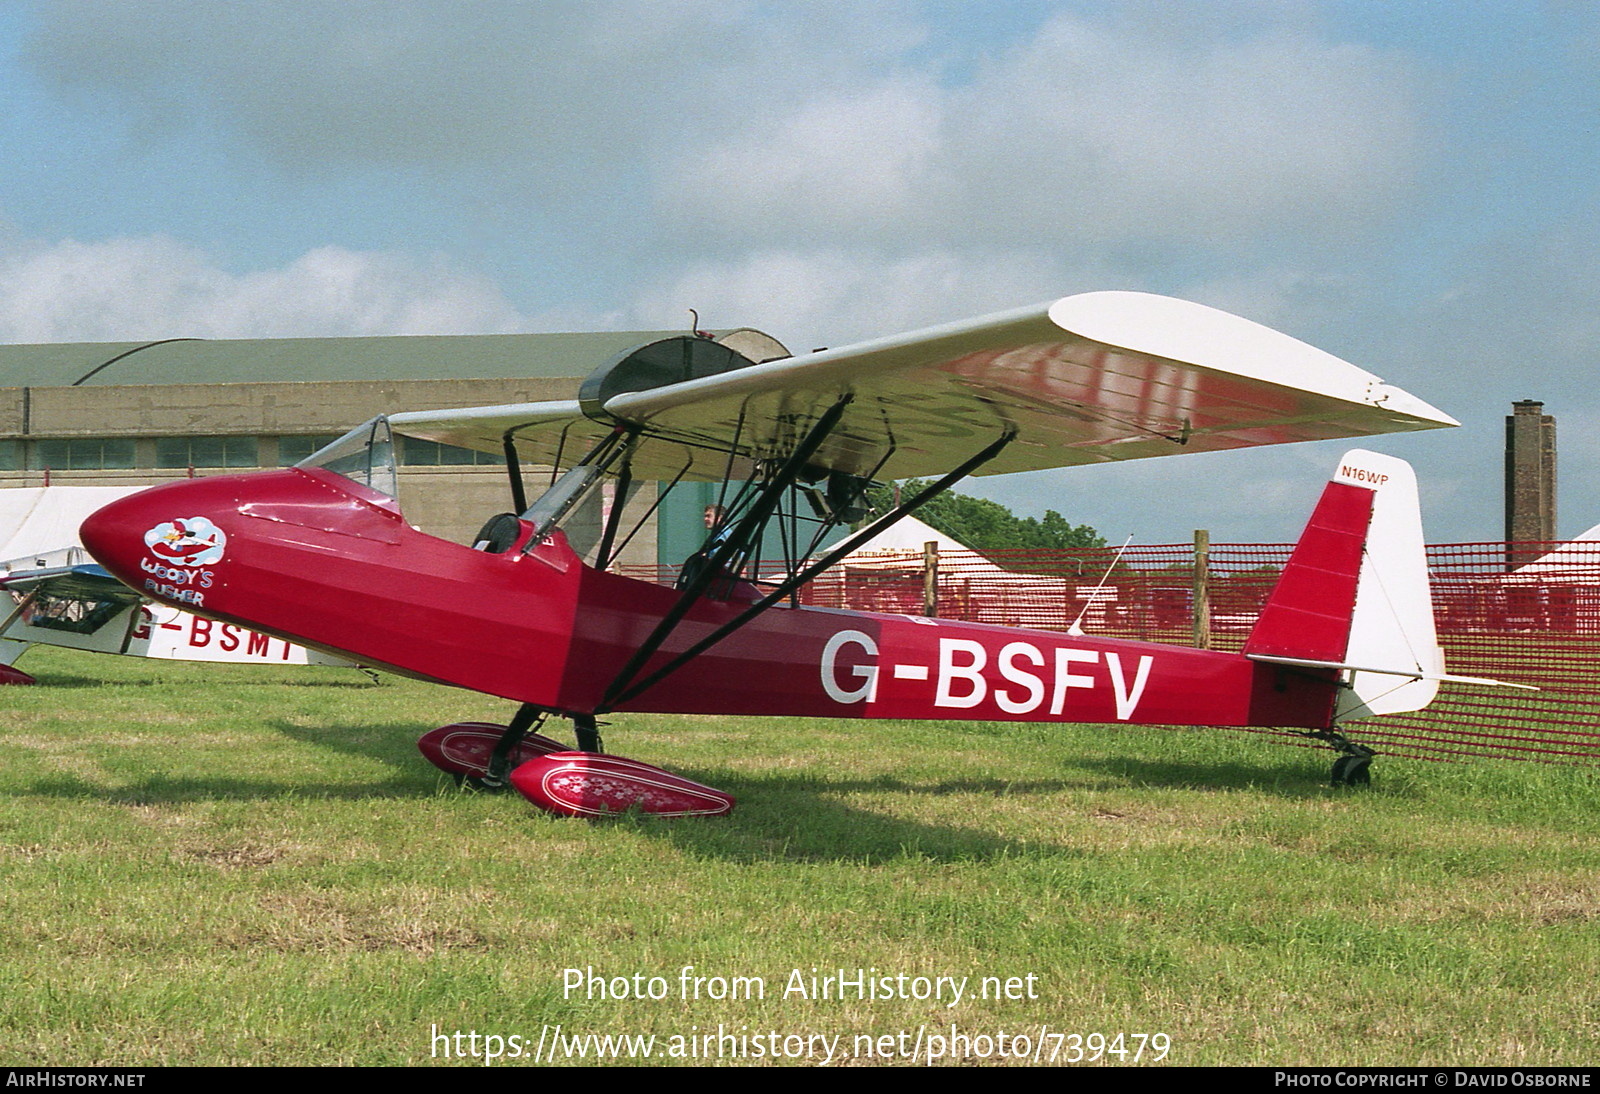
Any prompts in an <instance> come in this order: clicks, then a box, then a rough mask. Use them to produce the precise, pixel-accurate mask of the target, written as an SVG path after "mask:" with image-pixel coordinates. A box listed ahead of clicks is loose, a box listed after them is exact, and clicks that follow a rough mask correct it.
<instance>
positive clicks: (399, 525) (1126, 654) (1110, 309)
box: [81, 292, 1455, 815]
mask: <svg viewBox="0 0 1600 1094" xmlns="http://www.w3.org/2000/svg"><path fill="white" fill-rule="evenodd" d="M1454 424H1455V423H1454V421H1453V420H1452V419H1451V418H1449V417H1448V416H1446V415H1445V414H1443V413H1441V412H1440V411H1438V410H1436V409H1434V408H1433V407H1432V406H1429V405H1428V404H1427V403H1425V402H1423V401H1422V400H1420V399H1417V398H1415V397H1414V396H1412V395H1409V394H1407V393H1406V392H1405V391H1402V390H1400V389H1399V388H1397V387H1393V386H1391V385H1389V384H1386V383H1385V382H1383V381H1382V380H1380V379H1379V378H1378V377H1376V376H1374V375H1372V374H1371V373H1368V372H1365V371H1363V370H1361V369H1359V368H1357V367H1355V366H1354V365H1350V364H1348V363H1346V362H1344V361H1341V360H1339V359H1338V358H1335V357H1333V356H1330V355H1329V354H1326V353H1323V352H1322V351H1320V350H1317V349H1314V348H1312V347H1311V346H1308V345H1306V344H1304V343H1302V342H1299V341H1296V340H1295V339H1293V338H1290V337H1288V336H1286V335H1283V334H1279V333H1277V332H1275V331H1272V330H1269V329H1267V328H1265V327H1261V326H1258V325H1256V324H1254V323H1251V322H1249V321H1247V320H1244V319H1240V318H1238V317H1236V316H1232V315H1228V314H1225V313H1223V312H1219V311H1215V310H1212V309H1210V308H1206V307H1203V306H1200V305H1197V304H1192V303H1187V302H1185V301H1180V300H1173V299H1170V298H1165V297H1158V296H1151V295H1147V294H1142V293H1128V292H1102V293H1089V294H1085V295H1081V296H1072V297H1066V298H1064V299H1061V300H1057V301H1055V302H1054V303H1052V304H1049V305H1046V306H1041V307H1036V308H1028V309H1023V310H1019V311H1014V312H1009V313H1005V314H1001V315H994V316H989V317H986V318H983V319H978V320H973V321H969V322H965V323H957V324H952V325H948V326H944V327H938V328H934V329H931V330H925V331H920V332H917V333H915V334H909V335H903V336H900V337H894V338H888V339H883V340H879V341H874V342H868V343H864V344H860V345H855V346H850V347H847V348H843V349H836V350H829V351H819V352H816V353H812V354H809V355H802V356H798V357H789V358H782V359H778V360H772V361H765V362H757V361H751V360H749V359H747V358H745V357H742V356H741V355H740V354H738V353H736V352H735V351H734V350H732V349H731V348H729V347H728V346H727V345H724V344H722V343H719V342H717V341H714V340H712V339H709V338H706V337H703V336H699V335H690V336H685V337H679V338H670V339H666V340H664V341H660V342H654V343H651V344H649V345H646V346H642V347H640V348H638V349H636V350H633V351H631V352H629V353H626V354H624V355H622V356H620V357H618V358H617V359H615V360H613V361H611V362H609V363H607V364H604V365H602V366H601V367H599V368H597V369H596V370H595V371H594V372H593V373H592V374H590V376H589V377H588V378H587V379H586V380H585V381H584V382H583V384H582V386H581V388H580V390H579V391H578V393H577V398H575V399H570V400H563V401H556V402H542V403H527V404H520V405H510V406H496V407H478V408H470V409H462V410H449V411H431V412H411V413H398V414H393V415H390V416H388V417H379V418H376V419H374V420H372V421H370V422H367V423H365V424H364V425H361V426H359V427H358V428H356V429H354V430H352V431H351V432H350V433H349V434H347V435H346V436H345V437H343V438H341V439H340V440H338V441H336V442H335V443H333V444H331V445H329V446H328V447H326V448H324V449H323V450H322V451H320V452H318V453H316V454H314V455H313V456H311V457H310V458H309V459H307V460H305V461H304V462H303V463H301V464H299V465H297V466H295V467H293V468H287V469H283V470H276V471H261V472H256V473H251V474H246V475H238V476H226V477H216V478H204V479H196V480H192V481H186V482H181V483H175V484H170V485H165V486H158V487H154V488H152V489H150V490H147V491H145V492H143V493H140V494H136V495H134V496H132V497H129V498H127V499H124V500H122V501H118V502H115V503H113V504H111V505H108V506H107V507H105V508H104V509H101V510H100V511H99V512H97V513H95V514H94V515H93V516H91V517H90V518H89V519H88V520H87V521H86V522H85V523H84V525H83V527H82V530H81V534H82V538H83V542H84V544H85V545H86V546H87V547H88V548H89V550H90V551H91V552H92V553H93V554H94V556H95V557H96V558H97V559H98V560H99V561H100V562H101V563H102V564H103V565H104V566H105V567H106V568H107V569H108V570H109V571H110V572H111V573H113V574H115V575H116V576H117V577H118V578H120V579H121V580H123V581H124V582H126V583H128V584H129V585H131V586H132V587H134V588H135V589H137V590H139V591H140V592H141V593H142V594H143V595H145V596H148V597H151V598H153V599H154V600H156V601H159V602H164V603H168V604H172V605H174V606H179V607H182V608H184V609H185V610H188V611H192V612H195V613H197V614H199V615H202V616H205V617H208V618H212V619H216V620H219V621H226V622H230V623H235V624H239V625H243V626H248V627H251V628H254V629H257V630H260V631H262V632H264V633H267V634H273V635H277V636H279V637H283V638H287V639H292V640H294V641H297V642H302V643H304V644H306V645H308V646H310V647H312V648H314V649H320V650H324V651H327V652H329V653H333V654H336V655H338V656H343V657H347V658H350V659H352V660H357V661H360V662H362V663H364V664H371V665H375V666H379V667H384V668H388V669H390V670H392V671H394V672H398V673H403V674H406V675H409V676H413V677H418V678H421V679H425V680H432V681H437V682H440V683H446V684H453V685H456V686H459V687H464V688H469V689H473V690H476V691H482V692H487V693H489V694H491V695H496V696H500V697H503V698H505V699H508V700H511V701H512V702H515V703H517V704H519V706H518V708H517V710H516V712H515V714H514V716H513V717H512V718H511V719H510V722H509V724H508V725H505V726H495V725H488V724H484V723H463V724H457V725H452V726H445V727H443V728H441V729H438V730H435V731H433V732H432V733H430V734H427V735H426V736H424V738H423V739H422V741H421V742H420V744H421V747H422V749H423V751H424V753H425V754H426V755H427V756H428V757H429V758H430V759H431V760H433V762H435V763H436V764H438V765H439V766H441V767H443V768H444V769H446V770H448V771H451V772H453V773H455V774H457V775H459V776H463V777H466V778H469V779H471V780H473V782H474V783H475V784H477V785H485V786H498V785H504V784H505V783H506V782H507V781H509V782H510V783H512V784H513V785H515V786H516V787H517V789H519V790H520V791H522V793H523V794H524V795H525V796H527V797H529V798H530V799H531V800H533V801H535V802H536V803H538V804H541V805H543V806H545V807H548V808H552V809H555V810H557V811H562V812H568V813H577V814H595V813H603V812H611V811H617V810H622V809H629V808H636V809H641V810H644V811H646V812H654V813H665V814H679V815H681V814H705V813H719V812H726V811H727V809H728V808H730V807H731V806H732V799H731V798H729V797H728V796H727V795H725V794H722V793H721V792H720V791H716V790H713V789H711V788H709V787H704V786H701V785H699V784H696V783H692V782H689V781H687V780H683V779H679V778H677V777H675V776H672V775H670V774H668V773H667V772H664V771H662V770H660V769H659V768H654V767H651V766H649V765H645V764H639V763H635V762H633V761H628V760H623V759H621V758H619V757H613V756H606V755H603V754H602V742H601V738H600V734H599V721H598V719H599V718H601V717H603V716H604V715H606V714H608V713H610V712H613V711H650V712H687V713H704V714H722V715H770V714H787V715H814V716H829V717H842V718H940V719H948V718H953V717H960V718H972V719H984V720H997V721H1004V720H1013V721H1070V722H1106V723H1130V722H1137V723H1155V724H1184V725H1219V726H1275V727H1300V728H1303V729H1305V730H1307V731H1309V732H1311V733H1312V734H1314V735H1320V736H1321V737H1322V738H1323V739H1325V740H1327V741H1328V742H1330V743H1331V744H1333V745H1334V746H1335V747H1336V748H1337V749H1339V750H1340V752H1341V755H1340V757H1339V760H1338V761H1337V766H1336V768H1335V777H1336V779H1339V780H1341V781H1360V780H1362V779H1363V778H1364V777H1365V774H1366V764H1367V762H1368V760H1369V758H1370V755H1371V753H1370V752H1369V751H1367V750H1365V749H1362V748H1361V746H1359V745H1353V744H1351V743H1350V742H1348V740H1347V739H1346V738H1345V737H1344V736H1343V735H1342V734H1341V733H1340V732H1339V729H1338V726H1339V725H1340V724H1341V723H1343V722H1346V721H1348V720H1351V719H1355V718H1361V717H1369V716H1372V715H1376V714H1383V713H1387V712H1395V711H1401V710H1412V709H1417V708H1419V707H1421V706H1423V705H1426V704H1427V703H1428V702H1429V701H1430V700H1431V699H1432V697H1433V695H1434V693H1435V691H1436V690H1437V688H1438V684H1439V681H1440V680H1441V679H1446V678H1447V677H1445V676H1444V672H1443V664H1442V657H1441V655H1440V652H1439V649H1438V645H1437V642H1436V641H1435V639H1434V632H1433V619H1432V614H1431V608H1430V600H1429V594H1428V583H1427V574H1426V571H1425V569H1424V565H1423V558H1422V534H1421V526H1420V519H1419V517H1418V510H1417V500H1416V486H1415V480H1414V478H1413V476H1412V474H1411V471H1410V468H1409V467H1408V466H1407V465H1406V464H1404V463H1403V462H1401V461H1399V460H1395V459H1392V458H1390V457H1386V456H1380V455H1377V454H1374V453H1370V452H1363V451H1355V452H1352V453H1350V454H1349V455H1348V456H1346V457H1345V458H1344V459H1343V460H1341V461H1340V463H1339V466H1338V469H1337V471H1336V473H1335V474H1334V476H1333V478H1332V481H1331V482H1329V483H1328V484H1327V486H1326V487H1325V489H1324V491H1323V494H1322V497H1321V500H1320V501H1319V502H1318V503H1317V505H1316V508H1315V510H1314V512H1313V514H1312V517H1311V520H1310V523H1309V524H1308V525H1307V527H1306V531H1305V534H1304V535H1303V537H1302V538H1301V540H1300V542H1299V544H1298V545H1297V547H1296V548H1295V551H1294V553H1293V557H1292V558H1291V560H1290V562H1289V563H1288V565H1287V567H1286V569H1285V570H1284V573H1283V576H1282V578H1281V580H1280V581H1279V583H1278V585H1277V587H1276V590H1275V591H1274V592H1273V593H1272V595H1271V598H1270V600H1269V602H1268V604H1267V606H1266V609H1265V610H1264V612H1263V613H1262V615H1261V618H1260V621H1259V622H1258V623H1257V625H1256V627H1255V630H1254V632H1253V633H1252V634H1251V636H1250V639H1249V641H1248V643H1247V644H1246V646H1245V648H1244V651H1243V652H1241V653H1224V652H1217V651H1211V650H1200V649H1190V648H1185V647H1176V646H1164V645H1155V644H1149V643H1140V642H1131V641H1125V640H1114V639H1107V638H1096V637H1093V636H1089V635H1079V634H1068V633H1061V632H1052V631H1039V630H1032V631H1030V630H1022V629H1017V628H1010V627H999V626H991V625H984V624H974V623H963V622H956V621H945V620H936V619H923V618H912V617H907V616H895V615H873V614H866V613H856V612H848V611H839V610H828V609H818V608H808V607H804V606H801V605H800V604H799V603H798V596H797V593H798V590H799V589H800V588H801V587H802V586H803V585H804V584H805V583H806V582H807V581H808V580H810V579H811V578H812V577H814V576H815V575H817V574H818V573H820V572H822V571H823V570H824V569H826V568H827V567H828V566H829V565H831V564H833V563H834V562H835V561H836V560H838V559H839V558H841V557H843V556H844V555H845V554H846V553H848V552H849V551H850V550H851V549H852V548H853V547H854V546H855V545H856V544H858V543H860V542H864V541H865V540H867V539H869V538H870V537H872V536H873V535H875V534H877V533H878V532H879V531H881V530H882V529H884V528H885V527H887V526H888V525H889V524H891V523H892V522H894V521H895V520H898V519H899V518H900V517H902V516H904V515H906V514H908V513H911V512H913V511H915V510H916V509H917V508H918V507H920V506H921V505H922V504H924V503H925V502H926V501H927V500H928V499H929V498H931V497H933V496H935V495H936V494H937V493H939V492H941V491H943V490H946V489H948V488H949V487H950V486H951V485H952V484H953V483H955V482H956V481H958V480H960V479H961V478H963V477H965V476H967V475H969V474H980V473H981V474H999V473H1006V472H1016V471H1029V470H1038V469H1043V468H1056V467H1065V466H1071V465H1077V464H1092V463H1098V462H1105V461H1112V460H1126V459H1140V458H1146V457H1154V456H1165V455H1178V454H1183V453H1199V452H1212V451H1219V450H1224V449H1233V448H1240V447H1245V446H1249V445H1261V444H1278V443H1286V442H1292V441H1302V440H1320V439H1326V438H1331V437H1350V436H1365V435H1371V434H1378V433H1385V432H1391V431H1397V430H1416V429H1430V428H1435V427H1441V426H1449V425H1454ZM395 433H400V434H404V435H406V436H411V437H419V438H424V439H427V440H433V441H438V442H442V443H448V444H453V445H459V446H463V447H467V448H473V449H478V450H480V451H489V452H498V453H502V454H503V455H504V456H505V459H506V466H507V470H508V479H509V488H510V495H511V499H512V501H511V506H510V510H511V511H509V512H507V513H503V514H500V515H498V516H495V517H493V518H491V519H490V520H489V522H488V523H487V524H486V525H485V526H484V529H483V531H482V532H481V533H480V534H479V536H478V537H477V538H476V540H475V542H474V543H472V544H458V543H451V542H447V541H445V540H442V539H438V538H435V537H432V536H429V535H426V534H424V533H422V532H420V531H418V530H416V529H414V528H412V527H410V526H409V525H408V524H407V523H406V521H405V519H404V517H403V516H402V515H401V512H400V509H399V507H398V505H397V503H396V501H395V492H396V491H395V471H394V462H393V458H392V455H391V451H392V445H391V441H392V435H393V434H395ZM525 465H541V466H545V467H549V468H553V469H554V470H553V471H552V472H551V476H550V485H549V486H548V488H547V489H545V490H544V491H543V492H542V493H541V494H540V495H539V496H537V497H536V498H533V497H531V495H530V492H529V489H528V483H527V482H526V481H525V471H524V467H525ZM910 477H919V478H930V477H932V478H934V479H935V481H934V482H933V483H932V485H930V486H928V487H927V488H926V489H924V490H922V491H921V492H918V493H916V494H915V495H914V496H906V497H903V498H902V499H901V501H900V502H899V504H898V505H897V506H896V507H895V508H893V509H892V510H891V511H889V512H885V513H882V514H879V515H878V516H877V518H876V520H873V521H871V522H870V523H869V524H868V525H867V526H866V527H865V528H862V529H860V530H859V531H856V532H854V533H852V534H849V535H847V536H846V537H845V538H844V539H843V541H842V542H834V543H832V544H831V545H829V546H826V547H824V546H822V544H824V543H825V542H827V541H828V539H829V536H830V534H831V535H837V534H838V532H839V531H840V530H842V529H846V528H849V527H851V526H852V525H856V524H858V523H859V522H860V521H862V520H863V518H864V517H866V516H867V515H868V506H867V502H866V500H865V490H866V487H867V486H868V485H870V484H871V483H873V482H886V481H890V480H899V479H905V478H910ZM685 481H711V482H719V483H721V484H723V485H722V495H721V503H720V504H719V505H718V506H714V507H712V509H711V510H708V513H707V520H708V524H709V525H710V527H708V530H707V536H706V540H705V542H704V545H703V546H702V547H701V549H700V550H699V551H698V552H697V553H696V554H695V555H694V556H692V557H691V558H689V559H687V560H685V564H684V566H683V569H682V576H681V577H680V578H679V580H678V583H677V587H675V588H669V587H666V586H665V585H660V584H655V583H652V582H646V581H642V580H637V579H634V578H631V577H627V576H624V575H621V574H619V573H616V572H614V569H613V567H614V563H615V560H616V558H617V556H618V553H619V552H620V550H621V548H622V546H623V544H625V543H626V541H627V539H628V537H629V536H630V535H631V534H632V531H633V530H634V529H635V528H636V527H637V526H639V524H640V523H641V522H642V521H643V520H644V519H647V518H648V516H649V515H650V513H651V512H652V511H653V509H654V506H655V505H656V504H659V499H660V496H661V495H662V494H664V493H665V492H667V491H670V490H671V489H673V488H674V487H675V486H677V485H678V484H679V483H682V482H685ZM644 483H655V484H658V485H657V487H656V488H655V490H654V491H651V490H648V489H641V488H640V487H641V484H644ZM1219 485H1220V484H1219ZM652 493H654V495H655V498H656V500H655V501H654V502H650V501H649V498H650V496H651V494H652ZM774 541H776V542H778V543H779V544H780V546H779V547H778V548H776V550H777V551H778V553H779V554H780V555H781V556H782V558H781V565H778V566H777V567H776V569H777V570H780V571H781V572H782V575H783V576H781V577H779V578H775V579H773V578H769V579H766V580H765V581H757V580H754V579H753V577H752V575H753V574H755V573H757V570H756V568H755V567H754V565H753V564H754V562H755V560H756V555H757V553H758V552H759V551H761V550H763V549H766V548H763V544H771V543H773V542H774ZM770 561H771V560H769V562H770ZM773 568H774V567H772V566H770V565H769V566H767V567H764V568H763V570H762V572H770V571H771V570H772V569H773ZM550 717H560V718H565V719H570V720H571V722H572V723H573V726H574V731H575V736H576V740H577V745H578V748H577V750H576V751H572V750H568V749H566V748H565V746H563V745H561V744H560V743H558V742H556V741H555V740H553V739H550V738H547V737H544V736H542V735H540V734H538V733H536V732H535V730H536V728H540V727H542V725H543V724H544V723H545V721H546V720H547V719H548V718H550Z"/></svg>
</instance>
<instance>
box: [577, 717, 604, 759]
mask: <svg viewBox="0 0 1600 1094" xmlns="http://www.w3.org/2000/svg"><path fill="white" fill-rule="evenodd" d="M572 732H573V735H574V736H575V737H577V739H578V751H579V752H604V751H605V750H606V749H605V742H603V741H601V740H600V723H599V722H597V721H595V718H594V715H593V714H574V715H573V716H572Z"/></svg>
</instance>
